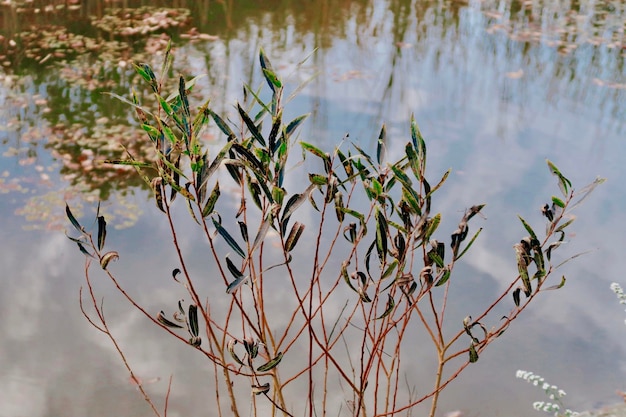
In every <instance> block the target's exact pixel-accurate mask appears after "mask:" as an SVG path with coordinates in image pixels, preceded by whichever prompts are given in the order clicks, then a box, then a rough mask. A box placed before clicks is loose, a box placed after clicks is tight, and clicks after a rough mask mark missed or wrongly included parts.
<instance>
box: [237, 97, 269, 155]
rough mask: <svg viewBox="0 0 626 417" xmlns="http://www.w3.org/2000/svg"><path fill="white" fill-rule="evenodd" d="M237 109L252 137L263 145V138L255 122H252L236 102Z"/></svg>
mask: <svg viewBox="0 0 626 417" xmlns="http://www.w3.org/2000/svg"><path fill="white" fill-rule="evenodd" d="M237 110H238V111H239V115H240V116H241V119H242V120H243V121H244V123H245V124H246V126H247V127H248V130H249V131H250V134H251V135H252V136H253V137H254V139H256V141H257V142H259V144H260V145H261V146H265V139H264V138H263V135H261V132H259V129H258V128H257V126H256V124H254V122H253V121H252V119H250V116H248V113H246V111H245V110H244V109H243V108H242V107H241V106H240V105H239V103H237Z"/></svg>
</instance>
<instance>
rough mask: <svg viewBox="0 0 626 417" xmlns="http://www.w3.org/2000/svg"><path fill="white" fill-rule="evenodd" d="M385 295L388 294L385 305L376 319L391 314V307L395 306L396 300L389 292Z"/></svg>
mask: <svg viewBox="0 0 626 417" xmlns="http://www.w3.org/2000/svg"><path fill="white" fill-rule="evenodd" d="M387 296H388V299H387V306H386V307H385V311H384V312H383V314H381V315H380V316H378V317H377V318H376V320H380V319H384V318H385V317H387V316H388V315H389V314H391V312H392V311H393V308H394V307H395V306H396V302H395V300H394V299H393V297H392V296H391V294H387Z"/></svg>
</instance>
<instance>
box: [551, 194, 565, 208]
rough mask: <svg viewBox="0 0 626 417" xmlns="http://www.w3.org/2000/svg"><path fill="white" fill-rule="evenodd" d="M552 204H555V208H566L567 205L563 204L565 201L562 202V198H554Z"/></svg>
mask: <svg viewBox="0 0 626 417" xmlns="http://www.w3.org/2000/svg"><path fill="white" fill-rule="evenodd" d="M552 202H553V203H554V205H555V206H558V207H561V208H565V203H564V202H563V200H561V199H560V198H558V197H556V196H552Z"/></svg>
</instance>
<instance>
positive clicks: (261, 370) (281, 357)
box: [256, 352, 283, 372]
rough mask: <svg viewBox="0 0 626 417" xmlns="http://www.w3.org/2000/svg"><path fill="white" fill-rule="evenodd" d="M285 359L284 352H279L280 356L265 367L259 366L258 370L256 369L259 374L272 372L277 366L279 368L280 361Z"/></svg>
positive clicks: (264, 365) (265, 364)
mask: <svg viewBox="0 0 626 417" xmlns="http://www.w3.org/2000/svg"><path fill="white" fill-rule="evenodd" d="M282 359H283V353H282V352H278V355H276V357H275V358H273V359H272V360H270V361H268V362H266V363H264V364H263V365H261V366H259V367H258V368H256V370H257V371H258V372H267V371H270V370H272V369H274V368H276V366H278V364H279V363H280V361H281V360H282Z"/></svg>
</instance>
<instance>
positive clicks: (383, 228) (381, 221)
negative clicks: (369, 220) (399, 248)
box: [376, 209, 388, 264]
mask: <svg viewBox="0 0 626 417" xmlns="http://www.w3.org/2000/svg"><path fill="white" fill-rule="evenodd" d="M387 231H388V226H387V219H385V215H384V214H383V213H382V211H380V210H378V209H377V210H376V251H377V252H378V259H379V260H380V263H381V264H384V263H385V261H386V260H387Z"/></svg>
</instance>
